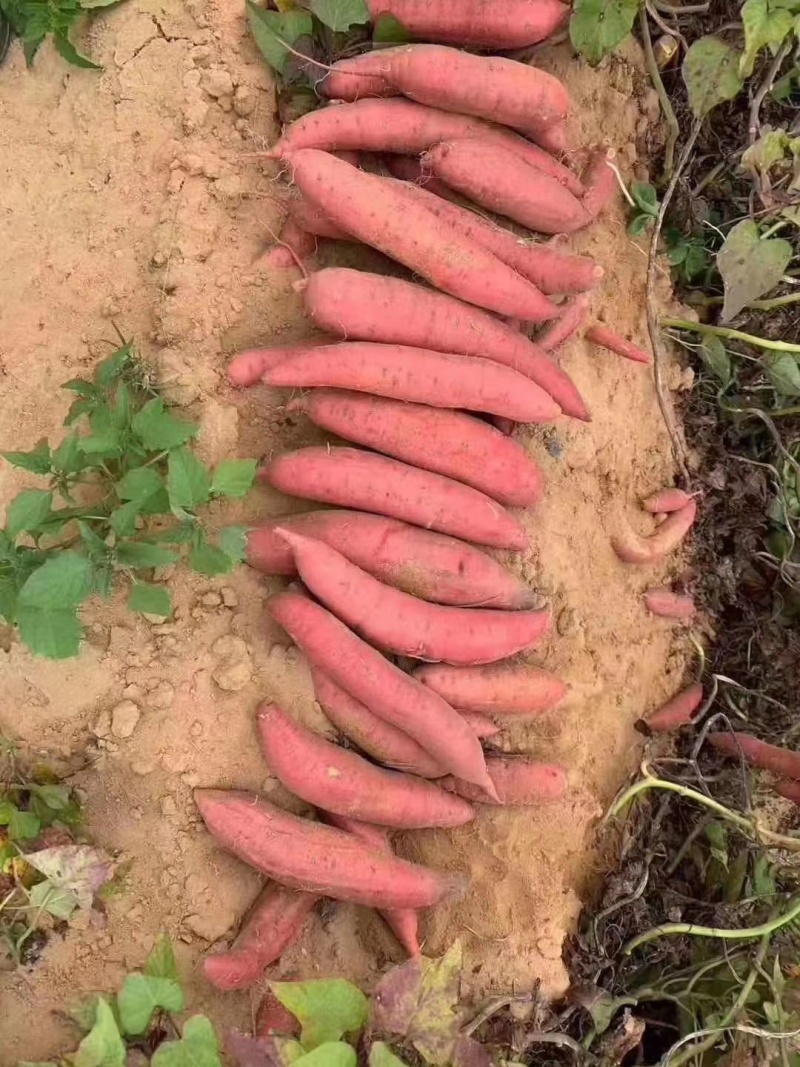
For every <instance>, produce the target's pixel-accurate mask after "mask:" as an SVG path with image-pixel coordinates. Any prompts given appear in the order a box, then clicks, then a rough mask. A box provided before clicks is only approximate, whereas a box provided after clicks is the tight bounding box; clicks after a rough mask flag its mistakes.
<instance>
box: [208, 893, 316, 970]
mask: <svg viewBox="0 0 800 1067" xmlns="http://www.w3.org/2000/svg"><path fill="white" fill-rule="evenodd" d="M318 900H319V896H317V895H315V894H314V893H303V892H301V891H300V890H299V889H288V888H286V887H285V886H282V885H277V884H275V883H274V882H269V883H267V885H266V886H265V887H264V889H262V891H261V892H260V893H259V895H258V896H257V897H256V899H255V902H254V904H253V906H252V908H251V909H250V911H249V912H248V914H247V916H246V917H245V920H244V922H243V923H242V928H241V930H240V931H239V933H238V934H237V936H236V940H235V941H234V942H233V945H232V946H231V947H230V949H229V950H228V951H227V952H217V953H214V954H213V955H211V956H206V957H205V959H204V960H203V974H204V975H205V977H206V978H207V979H208V981H209V982H210V983H211V984H212V985H213V986H214V987H215V988H216V989H222V990H231V989H247V988H248V987H249V986H251V985H255V983H256V982H257V981H258V980H259V979H260V978H261V976H262V975H263V973H264V971H265V970H266V968H267V967H269V965H270V964H271V963H274V962H275V961H276V960H278V959H280V957H281V955H282V954H283V952H284V951H285V949H287V948H288V947H289V945H291V944H292V943H293V942H294V941H296V940H297V938H298V937H299V936H300V932H301V931H302V929H303V925H304V924H305V921H306V919H307V918H308V916H309V915H310V914H311V912H312V911H313V910H314V908H315V907H316V904H317V901H318Z"/></svg>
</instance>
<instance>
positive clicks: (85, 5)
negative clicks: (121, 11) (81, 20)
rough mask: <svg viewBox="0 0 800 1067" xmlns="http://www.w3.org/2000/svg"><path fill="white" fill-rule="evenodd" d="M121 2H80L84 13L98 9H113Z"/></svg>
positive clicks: (96, 0)
mask: <svg viewBox="0 0 800 1067" xmlns="http://www.w3.org/2000/svg"><path fill="white" fill-rule="evenodd" d="M119 2H120V0H80V4H81V7H82V8H83V10H84V11H91V10H93V9H94V8H96V7H113V6H114V5H115V4H118V3H119Z"/></svg>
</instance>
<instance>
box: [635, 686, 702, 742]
mask: <svg viewBox="0 0 800 1067" xmlns="http://www.w3.org/2000/svg"><path fill="white" fill-rule="evenodd" d="M702 703H703V687H702V685H700V683H699V682H694V683H693V684H692V685H690V686H687V688H686V689H682V690H681V692H680V693H677V694H676V695H675V696H674V697H671V698H670V699H669V700H668V701H667V702H666V704H662V705H661V707H660V708H658V709H657V710H656V711H654V712H652V713H651V714H650V715H648V716H647V719H646V720H645V721H646V722H647V725H648V727H649V729H650V730H651V731H652V732H653V733H656V734H663V733H669V732H670V731H671V730H678V729H679V728H680V727H681V726H688V725H689V724H690V723H691V721H692V716H693V715H694V713H695V712H696V711H697V709H698V708H699V707H700V705H701V704H702Z"/></svg>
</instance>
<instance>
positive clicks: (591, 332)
mask: <svg viewBox="0 0 800 1067" xmlns="http://www.w3.org/2000/svg"><path fill="white" fill-rule="evenodd" d="M586 340H587V341H591V342H592V344H594V345H600V347H601V348H607V349H608V350H609V352H614V353H615V355H617V356H622V357H623V359H630V360H632V361H633V362H634V363H652V362H653V360H652V357H651V356H650V354H649V352H645V351H644V349H642V348H639V346H638V345H635V344H634V343H633V342H632V341H628V340H626V339H625V338H624V337H621V336H620V335H619V334H618V333H616V332H615V331H614V330H612V329H611V328H610V327H609V326H604V325H603V324H602V323H597V324H595V325H594V326H590V327H589V329H588V330H587V331H586Z"/></svg>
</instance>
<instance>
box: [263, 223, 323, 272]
mask: <svg viewBox="0 0 800 1067" xmlns="http://www.w3.org/2000/svg"><path fill="white" fill-rule="evenodd" d="M316 251H317V238H316V236H315V235H314V234H313V233H311V231H310V230H304V229H303V228H302V227H301V226H298V224H297V223H296V222H295V221H294V219H291V218H287V219H286V221H285V222H284V224H283V228H282V229H281V239H280V243H279V244H276V245H273V247H272V248H269V249H268V250H267V251H266V252H265V253H264V257H263V260H262V262H263V263H267V264H268V265H269V266H270V267H278V268H280V269H281V270H285V269H286V268H288V267H296V266H298V264H299V263H302V262H303V260H304V259H308V257H309V256H313V255H314V253H315V252H316Z"/></svg>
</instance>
